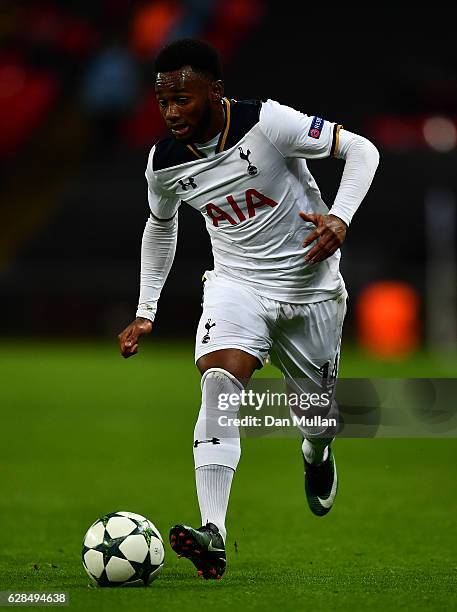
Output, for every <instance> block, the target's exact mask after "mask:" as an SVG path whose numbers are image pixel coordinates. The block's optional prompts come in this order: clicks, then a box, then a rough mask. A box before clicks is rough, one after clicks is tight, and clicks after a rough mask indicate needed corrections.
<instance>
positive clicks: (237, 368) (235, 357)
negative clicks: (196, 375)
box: [197, 349, 261, 385]
mask: <svg viewBox="0 0 457 612" xmlns="http://www.w3.org/2000/svg"><path fill="white" fill-rule="evenodd" d="M259 367H261V364H260V362H259V360H258V359H257V357H254V355H251V354H250V353H246V352H245V351H242V350H240V349H221V350H219V351H213V352H212V353H208V354H207V355H203V356H202V357H200V359H198V361H197V368H198V369H199V371H200V374H202V376H203V375H204V374H205V373H206V372H207V371H208V370H209V369H211V368H221V369H223V370H225V371H226V372H229V373H230V374H231V375H232V376H234V377H235V378H236V379H238V380H239V381H242V383H243V385H245V384H246V383H247V381H248V380H249V379H250V378H251V376H252V374H253V373H254V372H255V370H257V369H258V368H259Z"/></svg>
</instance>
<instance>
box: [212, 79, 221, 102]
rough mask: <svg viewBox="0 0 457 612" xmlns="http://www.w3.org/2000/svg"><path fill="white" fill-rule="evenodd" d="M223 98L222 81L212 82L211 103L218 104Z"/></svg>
mask: <svg viewBox="0 0 457 612" xmlns="http://www.w3.org/2000/svg"><path fill="white" fill-rule="evenodd" d="M223 97H224V83H223V82H222V81H213V82H212V83H211V101H212V102H220V101H221V100H222V98H223Z"/></svg>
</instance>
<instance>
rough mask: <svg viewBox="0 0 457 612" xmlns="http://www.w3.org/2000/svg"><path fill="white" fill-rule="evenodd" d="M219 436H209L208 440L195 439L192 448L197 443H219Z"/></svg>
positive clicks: (195, 446)
mask: <svg viewBox="0 0 457 612" xmlns="http://www.w3.org/2000/svg"><path fill="white" fill-rule="evenodd" d="M220 443H221V441H220V440H219V438H210V439H209V440H195V441H194V448H197V446H198V445H199V444H220Z"/></svg>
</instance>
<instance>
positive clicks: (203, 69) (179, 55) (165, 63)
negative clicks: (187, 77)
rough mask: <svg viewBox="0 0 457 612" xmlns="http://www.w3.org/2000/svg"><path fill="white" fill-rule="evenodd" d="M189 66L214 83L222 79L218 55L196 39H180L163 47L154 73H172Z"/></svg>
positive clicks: (203, 42)
mask: <svg viewBox="0 0 457 612" xmlns="http://www.w3.org/2000/svg"><path fill="white" fill-rule="evenodd" d="M183 66H190V67H191V68H192V70H194V72H199V73H201V74H204V75H205V76H208V77H210V78H212V79H214V80H215V81H218V80H220V79H222V67H221V60H220V57H219V53H218V52H217V51H216V49H215V48H214V47H213V46H211V45H210V44H209V43H207V42H205V41H203V40H198V39H196V38H181V39H179V40H175V41H173V42H172V43H169V44H168V45H166V46H165V47H163V48H162V49H161V50H160V51H159V53H158V55H157V57H156V59H155V64H154V73H155V77H157V73H159V72H172V71H173V70H179V69H180V68H182V67H183Z"/></svg>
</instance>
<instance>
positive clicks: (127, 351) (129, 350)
mask: <svg viewBox="0 0 457 612" xmlns="http://www.w3.org/2000/svg"><path fill="white" fill-rule="evenodd" d="M137 353H138V344H134V345H133V346H128V347H127V346H126V347H124V350H123V351H122V357H124V358H125V359H128V358H129V357H131V356H132V355H136V354H137Z"/></svg>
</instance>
